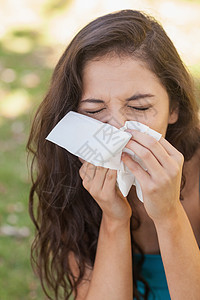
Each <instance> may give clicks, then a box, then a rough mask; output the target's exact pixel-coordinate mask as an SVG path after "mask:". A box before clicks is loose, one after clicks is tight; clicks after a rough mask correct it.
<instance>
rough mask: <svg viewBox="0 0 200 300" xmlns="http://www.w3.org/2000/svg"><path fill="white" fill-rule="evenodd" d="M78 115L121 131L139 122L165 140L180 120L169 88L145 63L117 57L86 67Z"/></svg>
mask: <svg viewBox="0 0 200 300" xmlns="http://www.w3.org/2000/svg"><path fill="white" fill-rule="evenodd" d="M78 112H79V113H81V114H84V115H87V116H90V117H92V118H95V119H97V120H100V121H102V122H104V123H109V124H111V125H113V126H115V127H117V128H120V127H122V126H124V123H125V121H138V122H141V123H143V124H146V125H148V126H149V127H150V128H152V129H154V130H156V131H158V132H160V133H161V134H162V135H163V137H165V134H166V130H167V126H168V124H171V123H175V122H176V121H177V118H178V113H177V111H174V112H172V113H171V114H170V113H169V97H168V94H167V92H166V89H165V88H164V87H163V85H162V84H161V83H160V80H159V79H158V77H157V76H156V75H155V74H154V73H152V72H151V71H150V70H149V69H148V68H147V67H146V65H145V63H144V62H141V61H140V60H134V59H132V58H130V57H126V58H120V57H119V56H117V55H116V56H112V57H102V58H100V59H99V60H92V61H89V62H88V63H87V64H86V66H85V68H84V70H83V93H82V97H81V100H80V103H79V107H78Z"/></svg>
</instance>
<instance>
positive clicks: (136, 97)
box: [80, 94, 154, 103]
mask: <svg viewBox="0 0 200 300" xmlns="http://www.w3.org/2000/svg"><path fill="white" fill-rule="evenodd" d="M152 97H154V95H152V94H135V95H133V96H131V97H129V98H127V99H126V101H127V102H129V101H132V100H139V99H145V98H152ZM80 102H81V103H83V102H88V103H105V101H103V100H102V99H95V98H88V99H84V100H81V101H80Z"/></svg>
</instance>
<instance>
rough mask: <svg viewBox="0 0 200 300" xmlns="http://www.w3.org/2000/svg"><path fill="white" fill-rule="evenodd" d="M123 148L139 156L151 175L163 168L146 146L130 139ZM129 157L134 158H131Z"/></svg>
mask: <svg viewBox="0 0 200 300" xmlns="http://www.w3.org/2000/svg"><path fill="white" fill-rule="evenodd" d="M125 148H128V149H130V150H131V151H132V152H133V153H135V154H136V155H137V156H138V157H139V159H140V160H142V162H143V164H144V165H145V167H146V168H147V170H148V172H149V174H150V175H151V176H153V175H154V174H155V173H156V172H160V169H161V168H163V166H162V165H161V164H160V162H159V161H158V160H157V158H156V157H155V156H154V155H153V153H152V152H151V151H150V150H149V149H148V148H146V147H144V146H143V145H140V144H139V143H137V142H136V141H134V140H130V141H129V143H128V144H127V146H126V147H125ZM129 157H130V156H129ZM130 158H131V157H130ZM131 159H132V160H134V159H133V158H131Z"/></svg>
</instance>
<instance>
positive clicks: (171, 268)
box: [28, 10, 200, 300]
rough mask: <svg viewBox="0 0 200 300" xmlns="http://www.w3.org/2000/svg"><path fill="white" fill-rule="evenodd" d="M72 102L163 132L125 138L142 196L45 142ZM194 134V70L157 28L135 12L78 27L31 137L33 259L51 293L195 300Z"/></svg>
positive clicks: (116, 121)
mask: <svg viewBox="0 0 200 300" xmlns="http://www.w3.org/2000/svg"><path fill="white" fill-rule="evenodd" d="M70 110H72V111H76V112H79V113H81V114H85V115H87V116H90V117H93V118H96V119H98V120H100V121H102V122H105V123H109V124H111V125H113V126H115V127H117V128H120V127H121V126H123V125H124V123H125V121H127V120H137V121H139V122H141V123H143V124H146V125H148V126H149V127H151V128H152V129H154V130H156V131H158V132H160V133H162V138H161V139H160V141H159V142H157V141H156V140H155V139H154V138H152V137H150V136H148V135H146V134H144V133H141V132H138V131H135V130H134V131H133V130H132V131H130V132H131V133H132V135H133V137H132V139H131V140H130V141H129V142H128V144H127V145H126V147H127V148H129V149H131V150H132V151H133V152H135V153H136V154H137V155H138V156H139V157H140V158H141V159H142V160H143V161H144V162H145V165H146V167H147V170H148V171H147V172H146V171H144V170H143V169H142V168H141V167H140V166H139V164H137V163H136V162H134V161H133V160H132V159H131V158H130V157H129V156H128V155H125V156H124V157H122V160H123V162H124V163H125V164H126V165H127V167H128V168H129V169H130V170H131V172H133V174H134V175H135V176H136V178H137V179H138V181H139V183H140V185H141V187H142V193H143V199H144V204H143V203H141V202H140V200H139V199H138V198H137V195H136V192H135V187H134V186H133V187H132V188H131V190H130V192H129V194H128V196H127V197H126V198H125V197H123V196H122V194H121V193H120V191H119V190H118V188H117V187H116V171H115V170H110V169H106V168H103V167H95V166H94V165H92V164H89V163H87V162H84V161H82V164H81V162H80V160H79V158H78V157H76V156H74V155H72V154H70V153H69V152H68V151H66V150H63V149H62V148H60V147H58V146H56V145H54V144H51V143H49V142H48V141H46V140H45V138H46V136H47V135H48V134H49V132H50V131H51V130H52V128H53V127H54V126H55V125H56V124H57V123H58V121H59V120H60V119H61V118H62V117H63V116H64V115H65V114H66V113H67V112H69V111H70ZM199 144H200V129H199V120H198V106H197V103H196V102H195V99H194V95H193V87H192V83H191V79H190V77H189V74H188V72H187V71H186V69H185V67H184V65H183V63H182V61H181V59H180V57H179V55H178V53H177V51H176V50H175V48H174V46H173V44H172V42H171V41H170V39H169V38H168V36H167V35H166V33H165V31H164V30H163V28H162V27H161V26H160V25H159V24H158V23H157V22H156V21H155V20H154V19H153V18H151V17H149V16H146V15H144V14H142V13H141V12H139V11H132V10H124V11H120V12H117V13H113V14H109V15H105V16H103V17H101V18H98V19H96V20H94V21H93V22H91V23H90V24H88V25H87V26H86V27H84V28H83V29H82V30H81V31H80V32H79V33H78V34H77V35H76V36H75V38H74V39H73V40H72V42H71V43H70V45H69V46H68V47H67V49H66V50H65V52H64V54H63V55H62V57H61V58H60V60H59V62H58V64H57V66H56V68H55V71H54V73H53V77H52V82H51V85H50V88H49V91H48V93H47V95H46V97H45V99H44V101H43V102H42V104H41V105H40V107H39V109H38V112H37V114H36V117H35V120H34V122H33V126H32V130H31V134H30V138H29V142H28V149H29V150H30V151H31V152H32V153H33V154H34V158H33V163H34V164H33V165H32V172H34V170H35V169H34V166H35V167H36V175H35V176H34V175H33V185H32V188H31V192H30V214H31V217H32V220H33V222H34V224H35V226H36V228H37V232H38V234H37V236H36V238H35V241H34V243H33V247H32V259H33V262H35V265H36V267H37V268H36V269H37V272H38V274H39V276H40V279H41V282H42V287H43V289H44V291H45V293H46V294H49V291H48V288H49V287H50V288H51V289H52V290H53V292H54V295H53V299H69V297H70V295H71V294H72V293H73V294H74V296H75V299H77V300H81V299H85V300H89V299H109V300H112V299H115V300H116V299H119V300H120V299H123V300H124V299H126V300H129V299H133V298H134V299H162V300H165V299H170V297H171V299H176V300H177V299H181V300H183V299H198V297H199V294H200V276H199V272H200V253H199V247H198V245H200V208H199V165H200V164H199V159H200V150H199ZM34 174H35V173H34ZM35 194H36V195H37V199H38V202H36V203H34V202H35V201H37V200H36V199H35ZM34 207H36V208H37V213H35V212H34ZM162 262H163V264H162ZM165 275H166V277H165ZM166 279H167V281H166ZM46 284H47V285H46ZM49 298H50V299H51V297H50V296H49Z"/></svg>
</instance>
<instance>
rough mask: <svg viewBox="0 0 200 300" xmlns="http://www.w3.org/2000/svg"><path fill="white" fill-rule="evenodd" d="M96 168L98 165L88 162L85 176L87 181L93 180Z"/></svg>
mask: <svg viewBox="0 0 200 300" xmlns="http://www.w3.org/2000/svg"><path fill="white" fill-rule="evenodd" d="M96 168H97V167H96V166H95V165H93V164H91V163H87V166H86V171H85V177H84V180H85V181H87V182H89V181H91V180H93V178H94V177H95V173H96Z"/></svg>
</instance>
